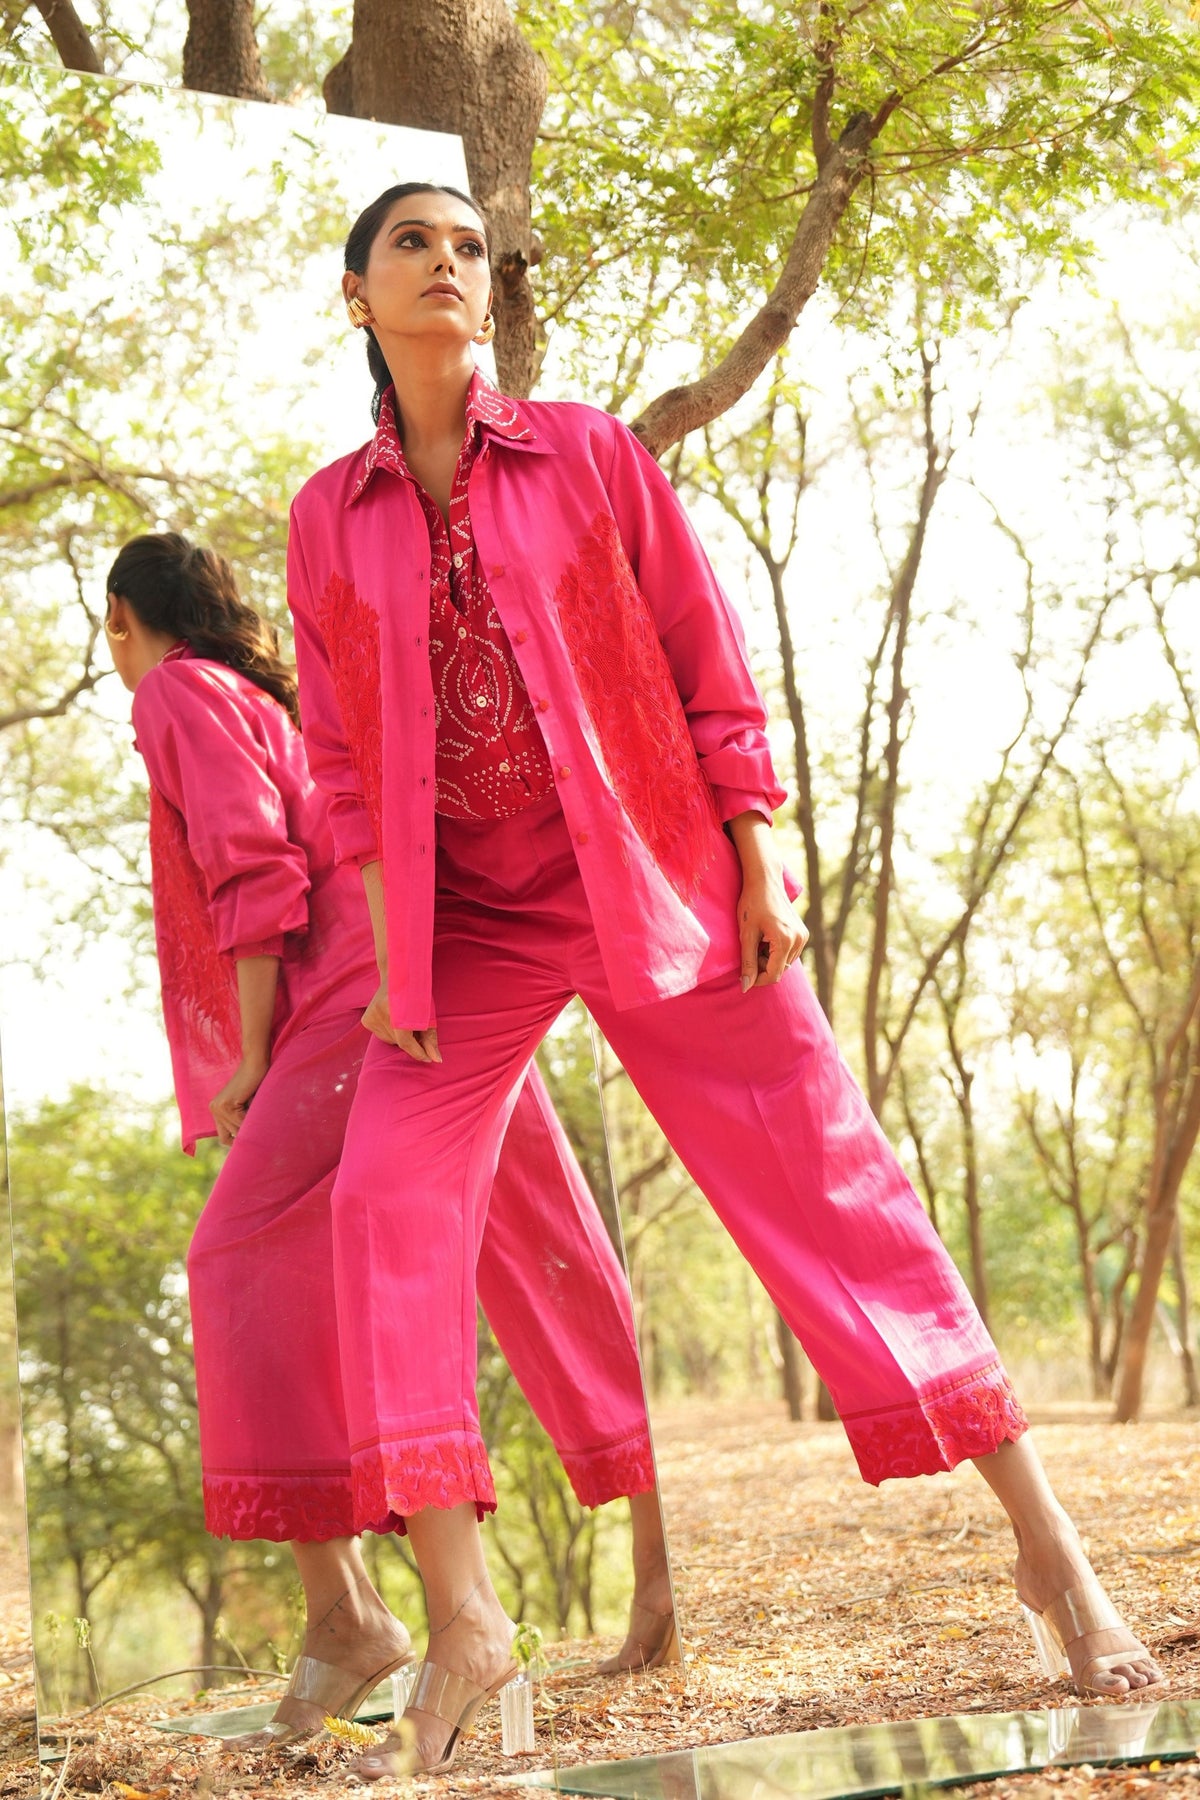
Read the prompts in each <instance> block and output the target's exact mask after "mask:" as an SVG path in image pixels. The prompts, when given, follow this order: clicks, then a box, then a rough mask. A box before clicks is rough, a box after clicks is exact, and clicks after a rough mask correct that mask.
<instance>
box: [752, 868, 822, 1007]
mask: <svg viewBox="0 0 1200 1800" xmlns="http://www.w3.org/2000/svg"><path fill="white" fill-rule="evenodd" d="M738 940H739V942H740V944H741V946H742V992H743V994H744V993H746V992H747V990H748V989H750V988H752V987H770V986H771V984H772V983H773V982H776V981H778V980H779V979H780V978H781V977H782V975H783V973H784V971H785V970H786V969H790V968H791V966H792V964H793V963H794V962H795V960H796V958H797V957H798V956H799V954H800V952H801V951H802V950H803V948H804V946H805V944H807V942H808V928H807V926H806V925H805V923H804V920H803V919H802V918H801V917H800V915H799V913H798V912H797V911H796V909H795V907H794V906H793V905H792V902H791V901H790V900H789V899H788V896H787V890H786V888H785V887H784V885H783V879H782V876H779V875H774V874H770V875H761V876H759V875H756V876H754V877H753V878H752V879H748V880H747V881H746V883H745V886H744V887H743V888H742V892H741V897H740V898H739V900H738Z"/></svg>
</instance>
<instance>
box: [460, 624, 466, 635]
mask: <svg viewBox="0 0 1200 1800" xmlns="http://www.w3.org/2000/svg"><path fill="white" fill-rule="evenodd" d="M458 635H459V637H466V635H467V628H466V626H465V625H460V626H459V628H458Z"/></svg>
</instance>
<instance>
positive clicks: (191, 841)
mask: <svg viewBox="0 0 1200 1800" xmlns="http://www.w3.org/2000/svg"><path fill="white" fill-rule="evenodd" d="M205 670H206V665H205V664H204V663H203V662H201V661H191V660H185V661H181V662H175V663H164V664H160V666H159V667H158V668H157V669H154V670H152V671H151V672H150V674H149V675H147V676H146V677H145V679H144V680H143V681H141V682H140V683H139V684H138V689H137V693H136V694H135V696H134V705H133V719H134V728H135V730H136V733H137V744H138V749H139V750H140V751H141V753H142V755H143V757H144V758H145V761H146V768H147V771H148V773H149V776H150V779H151V781H152V782H153V783H154V785H155V787H156V788H157V789H158V791H159V792H160V793H161V794H162V795H163V797H164V798H165V799H166V800H168V801H169V802H170V804H171V805H172V806H173V807H174V808H175V810H176V811H177V812H178V813H179V814H180V815H181V817H182V819H183V824H184V829H185V831H186V834H187V841H188V848H189V849H190V851H191V853H192V856H193V857H194V858H195V861H196V865H197V867H198V868H199V870H200V873H201V875H202V877H203V880H204V884H205V890H206V893H207V898H208V903H209V910H210V915H211V918H212V925H213V934H214V937H215V939H216V943H217V948H218V949H219V950H221V951H223V952H225V953H226V954H230V955H239V954H240V955H243V956H244V955H268V954H271V955H274V954H282V950H283V940H284V938H285V937H286V936H287V935H289V934H291V933H295V932H303V931H307V929H308V893H309V886H310V882H309V872H308V858H307V855H306V854H305V851H304V849H303V847H302V846H301V845H299V844H296V843H293V842H292V840H291V838H290V837H289V835H288V825H287V811H286V808H285V805H284V802H283V797H282V795H281V794H280V792H279V789H278V788H277V787H276V785H275V783H274V781H273V780H272V779H271V775H270V772H269V770H268V766H267V754H266V750H265V747H264V745H263V744H262V742H261V741H260V740H259V738H258V736H257V735H256V733H255V731H254V728H253V724H252V721H251V719H250V717H248V715H247V713H246V711H245V710H244V707H243V704H242V703H241V701H240V700H239V698H238V696H237V695H236V694H235V693H234V692H232V691H231V690H230V689H229V688H228V687H226V686H225V685H224V684H223V683H222V681H221V680H220V678H219V676H218V677H213V676H210V675H209V674H207V673H206V672H205ZM267 943H270V944H278V946H279V949H278V951H275V950H271V951H267V950H260V949H258V948H250V949H248V948H247V946H252V947H255V946H259V945H264V944H267Z"/></svg>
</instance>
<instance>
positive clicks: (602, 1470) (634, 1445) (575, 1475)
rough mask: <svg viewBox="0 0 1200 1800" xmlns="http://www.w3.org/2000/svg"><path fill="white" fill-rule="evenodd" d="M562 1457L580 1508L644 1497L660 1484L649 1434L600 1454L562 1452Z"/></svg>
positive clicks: (608, 1447) (610, 1446) (603, 1449)
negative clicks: (635, 1495)
mask: <svg viewBox="0 0 1200 1800" xmlns="http://www.w3.org/2000/svg"><path fill="white" fill-rule="evenodd" d="M559 1456H560V1457H561V1458H562V1466H563V1468H564V1469H565V1470H566V1472H567V1479H568V1480H569V1481H570V1483H571V1486H572V1488H573V1489H574V1490H575V1498H576V1499H577V1500H578V1502H579V1504H580V1505H581V1506H604V1505H606V1504H607V1502H608V1501H610V1500H619V1499H621V1497H622V1496H623V1495H627V1494H645V1493H647V1492H648V1491H649V1490H650V1489H651V1488H652V1487H653V1486H654V1485H655V1482H656V1480H657V1476H656V1473H655V1468H654V1452H653V1451H652V1450H651V1448H650V1434H649V1432H648V1431H640V1432H638V1433H637V1435H636V1436H635V1437H630V1438H622V1439H621V1441H620V1443H618V1444H605V1445H603V1446H602V1447H601V1448H600V1449H599V1450H560V1451H559Z"/></svg>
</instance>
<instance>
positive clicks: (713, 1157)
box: [583, 968, 1155, 1691]
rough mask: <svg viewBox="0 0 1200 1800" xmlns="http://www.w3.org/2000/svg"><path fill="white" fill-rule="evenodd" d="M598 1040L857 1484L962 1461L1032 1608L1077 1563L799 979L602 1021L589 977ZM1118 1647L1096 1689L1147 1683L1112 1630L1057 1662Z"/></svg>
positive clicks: (956, 1298) (1021, 1424)
mask: <svg viewBox="0 0 1200 1800" xmlns="http://www.w3.org/2000/svg"><path fill="white" fill-rule="evenodd" d="M583 994H584V998H585V1000H587V1002H588V1004H589V1005H591V1006H592V1009H593V1011H594V1012H595V1014H596V1017H597V1020H598V1022H599V1024H600V1026H601V1029H602V1030H603V1031H604V1032H605V1033H606V1035H607V1036H608V1037H609V1039H610V1041H611V1042H612V1045H613V1048H614V1050H615V1051H616V1053H617V1055H618V1056H619V1057H620V1059H621V1061H622V1062H623V1064H624V1065H625V1067H626V1069H627V1070H628V1072H629V1074H630V1076H631V1077H632V1079H633V1081H634V1083H635V1085H636V1086H637V1088H638V1089H639V1091H640V1092H641V1094H642V1096H643V1098H644V1099H645V1101H646V1103H647V1105H648V1106H649V1108H650V1110H651V1112H652V1113H653V1114H654V1115H655V1117H656V1118H657V1119H658V1121H659V1123H660V1125H661V1126H662V1128H663V1130H664V1131H665V1132H666V1135H667V1137H668V1138H669V1140H670V1141H671V1143H672V1144H673V1145H674V1146H675V1148H676V1150H677V1151H678V1152H679V1155H680V1157H681V1158H682V1160H683V1162H684V1163H685V1164H686V1165H687V1167H688V1169H689V1170H690V1172H691V1173H692V1175H693V1176H694V1177H695V1179H696V1181H697V1183H698V1185H699V1186H700V1187H701V1189H702V1190H703V1191H704V1193H705V1194H706V1195H707V1196H708V1198H709V1200H710V1201H711V1203H712V1205H713V1207H714V1209H715V1210H716V1212H717V1213H718V1214H719V1216H720V1217H721V1218H722V1220H723V1221H724V1223H725V1225H726V1226H727V1228H728V1230H729V1231H730V1233H731V1235H732V1236H733V1238H734V1239H735V1241H736V1242H737V1243H738V1244H739V1246H740V1247H741V1249H742V1250H743V1252H744V1253H745V1255H746V1257H747V1259H748V1260H749V1262H750V1263H751V1265H752V1266H753V1267H754V1268H755V1269H756V1270H757V1272H758V1274H759V1276H760V1278H761V1279H762V1280H763V1282H764V1284H765V1285H766V1287H767V1289H768V1291H769V1292H770V1293H771V1295H772V1298H773V1299H774V1300H775V1302H776V1304H777V1305H778V1307H779V1309H780V1311H781V1312H782V1313H783V1315H784V1317H785V1318H786V1319H787V1320H788V1323H789V1324H790V1325H791V1327H792V1329H793V1330H794V1331H795V1332H796V1335H797V1336H798V1337H799V1338H800V1340H801V1342H802V1343H803V1345H804V1348H805V1350H806V1352H807V1353H808V1355H809V1357H810V1358H811V1360H812V1361H813V1363H814V1365H815V1366H816V1367H817V1369H818V1370H819V1372H820V1373H821V1375H822V1376H823V1377H824V1379H825V1381H826V1382H827V1384H828V1385H829V1388H830V1391H831V1393H832V1396H833V1399H834V1403H835V1405H836V1406H837V1408H838V1411H839V1413H840V1414H841V1417H842V1419H843V1422H844V1424H845V1426H846V1431H847V1434H848V1436H849V1438H850V1441H851V1444H852V1446H853V1449H854V1452H855V1455H856V1457H857V1459H858V1462H859V1467H860V1469H861V1470H862V1473H863V1475H864V1477H865V1479H867V1480H868V1481H873V1482H879V1481H881V1480H883V1479H884V1478H885V1477H887V1476H906V1475H917V1474H930V1473H934V1472H936V1471H937V1470H939V1469H947V1468H952V1467H954V1465H955V1464H956V1463H958V1462H961V1461H963V1460H965V1459H967V1458H970V1459H972V1460H974V1461H976V1463H977V1464H978V1466H979V1468H980V1472H981V1473H982V1474H983V1475H984V1476H985V1478H986V1479H987V1480H988V1481H989V1482H990V1484H991V1485H992V1487H993V1488H994V1490H995V1492H996V1494H997V1496H998V1497H999V1499H1000V1500H1001V1503H1002V1504H1003V1505H1004V1506H1005V1508H1006V1510H1007V1511H1008V1512H1009V1516H1010V1518H1011V1519H1012V1522H1013V1526H1014V1530H1015V1531H1016V1533H1017V1537H1018V1546H1019V1551H1020V1556H1019V1561H1018V1569H1017V1574H1018V1583H1019V1585H1020V1588H1021V1592H1022V1595H1023V1597H1024V1598H1025V1600H1026V1602H1027V1603H1028V1604H1030V1605H1032V1606H1034V1607H1035V1609H1036V1610H1041V1609H1042V1608H1044V1607H1045V1606H1047V1605H1049V1604H1051V1603H1052V1602H1053V1601H1054V1600H1055V1599H1056V1598H1057V1597H1058V1596H1059V1595H1061V1594H1063V1593H1064V1592H1065V1591H1067V1590H1070V1589H1074V1588H1078V1587H1079V1586H1080V1585H1081V1584H1082V1581H1083V1579H1084V1577H1085V1576H1089V1577H1090V1570H1089V1569H1088V1565H1087V1562H1086V1558H1084V1557H1083V1553H1082V1550H1081V1548H1080V1546H1079V1541H1078V1537H1077V1534H1076V1533H1075V1531H1074V1528H1073V1527H1072V1526H1071V1525H1070V1521H1069V1520H1068V1519H1067V1517H1066V1515H1065V1513H1064V1512H1063V1510H1062V1508H1061V1507H1060V1506H1059V1505H1058V1502H1057V1501H1056V1500H1055V1499H1054V1496H1053V1494H1052V1492H1051V1490H1050V1487H1049V1484H1048V1483H1047V1481H1046V1478H1045V1475H1044V1473H1043V1471H1042V1469H1041V1464H1040V1462H1039V1461H1038V1458H1037V1454H1036V1451H1035V1450H1034V1448H1033V1445H1032V1443H1031V1442H1030V1441H1029V1440H1028V1438H1026V1437H1025V1436H1024V1435H1023V1434H1024V1433H1025V1430H1026V1421H1025V1418H1024V1414H1023V1413H1022V1411H1021V1408H1020V1406H1019V1404H1018V1402H1017V1399H1016V1396H1015V1394H1014V1393H1013V1391H1012V1388H1011V1386H1010V1384H1009V1382H1008V1380H1007V1377H1006V1376H1005V1374H1004V1371H1003V1369H1002V1367H1001V1365H1000V1362H999V1358H998V1356H997V1353H996V1350H995V1347H994V1345H993V1344H992V1341H991V1339H990V1337H989V1336H988V1334H987V1332H986V1330H985V1328H984V1326H983V1324H982V1322H981V1320H980V1318H979V1315H978V1312H977V1310H976V1308H975V1306H974V1304H973V1302H972V1300H971V1297H970V1295H969V1293H968V1292H967V1289H966V1287H965V1284H964V1283H963V1281H962V1279H961V1277H960V1276H959V1275H958V1272H957V1270H956V1269H955V1267H954V1264H953V1262H952V1261H951V1259H950V1257H949V1255H948V1254H947V1252H946V1250H945V1248H944V1246H943V1245H942V1243H941V1241H940V1239H939V1238H938V1237H937V1234H936V1233H935V1232H934V1230H933V1227H932V1225H931V1224H930V1222H929V1220H928V1218H927V1216H926V1213H925V1210H924V1208H923V1207H922V1206H921V1204H920V1202H919V1200H918V1199H917V1197H916V1195H915V1194H914V1192H913V1190H912V1187H911V1185H910V1184H909V1182H908V1181H907V1179H906V1178H905V1176H904V1174H903V1172H902V1170H901V1169H900V1166H899V1164H898V1162H897V1161H896V1158H895V1156H894V1154H893V1153H892V1151H891V1149H890V1147H889V1146H888V1144H887V1142H886V1140H885V1139H884V1137H883V1134H882V1132H881V1131H880V1129H879V1126H878V1124H877V1122H876V1121H875V1119H874V1118H873V1117H872V1115H871V1113H870V1111H869V1109H868V1107H867V1105H866V1102H865V1100H864V1099H863V1096H862V1094H861V1092H860V1090H859V1089H858V1087H857V1085H856V1084H855V1082H854V1080H853V1078H852V1077H851V1075H850V1073H849V1071H848V1070H847V1069H846V1068H845V1065H844V1064H843V1063H842V1060H841V1058H840V1056H839V1055H838V1052H837V1049H836V1046H835V1045H834V1042H833V1038H832V1036H831V1034H830V1031H829V1027H828V1024H827V1022H826V1020H825V1018H824V1015H823V1014H822V1013H821V1011H820V1008H819V1007H818V1005H817V1002H816V999H815V996H814V995H813V993H812V990H811V988H810V987H809V985H808V982H807V980H806V979H805V977H804V975H803V973H802V971H800V970H799V969H797V970H795V971H793V972H792V973H790V974H789V975H787V976H786V977H785V978H784V980H783V981H782V982H781V983H779V984H778V985H777V986H774V987H769V988H757V989H751V990H750V992H749V993H748V994H745V995H743V994H742V993H741V992H740V987H739V983H738V979H737V977H736V975H734V976H730V977H724V978H721V979H718V980H716V981H712V982H708V983H706V984H705V985H704V986H703V987H701V988H697V989H695V990H694V991H693V992H691V993H689V994H684V995H681V996H679V997H678V998H676V999H672V1000H666V1001H662V1002H660V1003H659V1004H658V1005H655V1006H649V1007H641V1008H638V1009H636V1010H634V1011H630V1012H616V1011H615V1010H614V1009H613V1007H612V1005H611V1002H610V1001H609V1000H608V996H607V988H606V985H605V984H604V982H603V979H602V974H601V972H600V971H599V969H598V968H596V969H594V970H593V971H592V976H591V978H590V979H589V980H588V981H587V982H586V983H585V984H584V986H583ZM1123 1650H1127V1651H1128V1652H1129V1656H1130V1662H1129V1665H1128V1667H1126V1666H1125V1665H1122V1666H1121V1668H1119V1669H1118V1670H1117V1671H1116V1672H1115V1674H1114V1675H1113V1676H1112V1678H1111V1679H1107V1678H1103V1677H1098V1678H1097V1681H1096V1682H1095V1683H1093V1684H1092V1685H1097V1686H1101V1687H1104V1688H1106V1689H1107V1688H1111V1689H1112V1690H1113V1691H1124V1689H1125V1687H1126V1686H1127V1685H1129V1684H1131V1683H1141V1682H1144V1681H1145V1680H1146V1679H1151V1678H1153V1675H1154V1673H1155V1671H1154V1669H1153V1664H1152V1663H1151V1661H1150V1659H1149V1657H1148V1656H1147V1654H1146V1652H1145V1650H1144V1649H1143V1648H1142V1646H1141V1645H1140V1644H1138V1642H1137V1640H1136V1638H1134V1637H1133V1636H1132V1634H1131V1633H1129V1632H1128V1631H1127V1630H1125V1628H1124V1627H1123V1626H1120V1627H1116V1626H1112V1625H1111V1624H1110V1622H1109V1620H1108V1619H1106V1620H1105V1626H1104V1628H1103V1629H1100V1630H1098V1631H1093V1632H1089V1633H1088V1634H1087V1635H1086V1636H1085V1637H1083V1638H1081V1639H1080V1641H1079V1643H1078V1644H1077V1645H1076V1646H1075V1647H1074V1649H1073V1651H1072V1666H1073V1668H1074V1670H1075V1673H1076V1675H1077V1677H1079V1676H1080V1675H1081V1674H1082V1673H1083V1670H1084V1667H1085V1665H1086V1663H1087V1662H1088V1661H1090V1659H1091V1658H1093V1657H1096V1656H1103V1655H1106V1654H1110V1653H1115V1652H1121V1651H1123Z"/></svg>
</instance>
